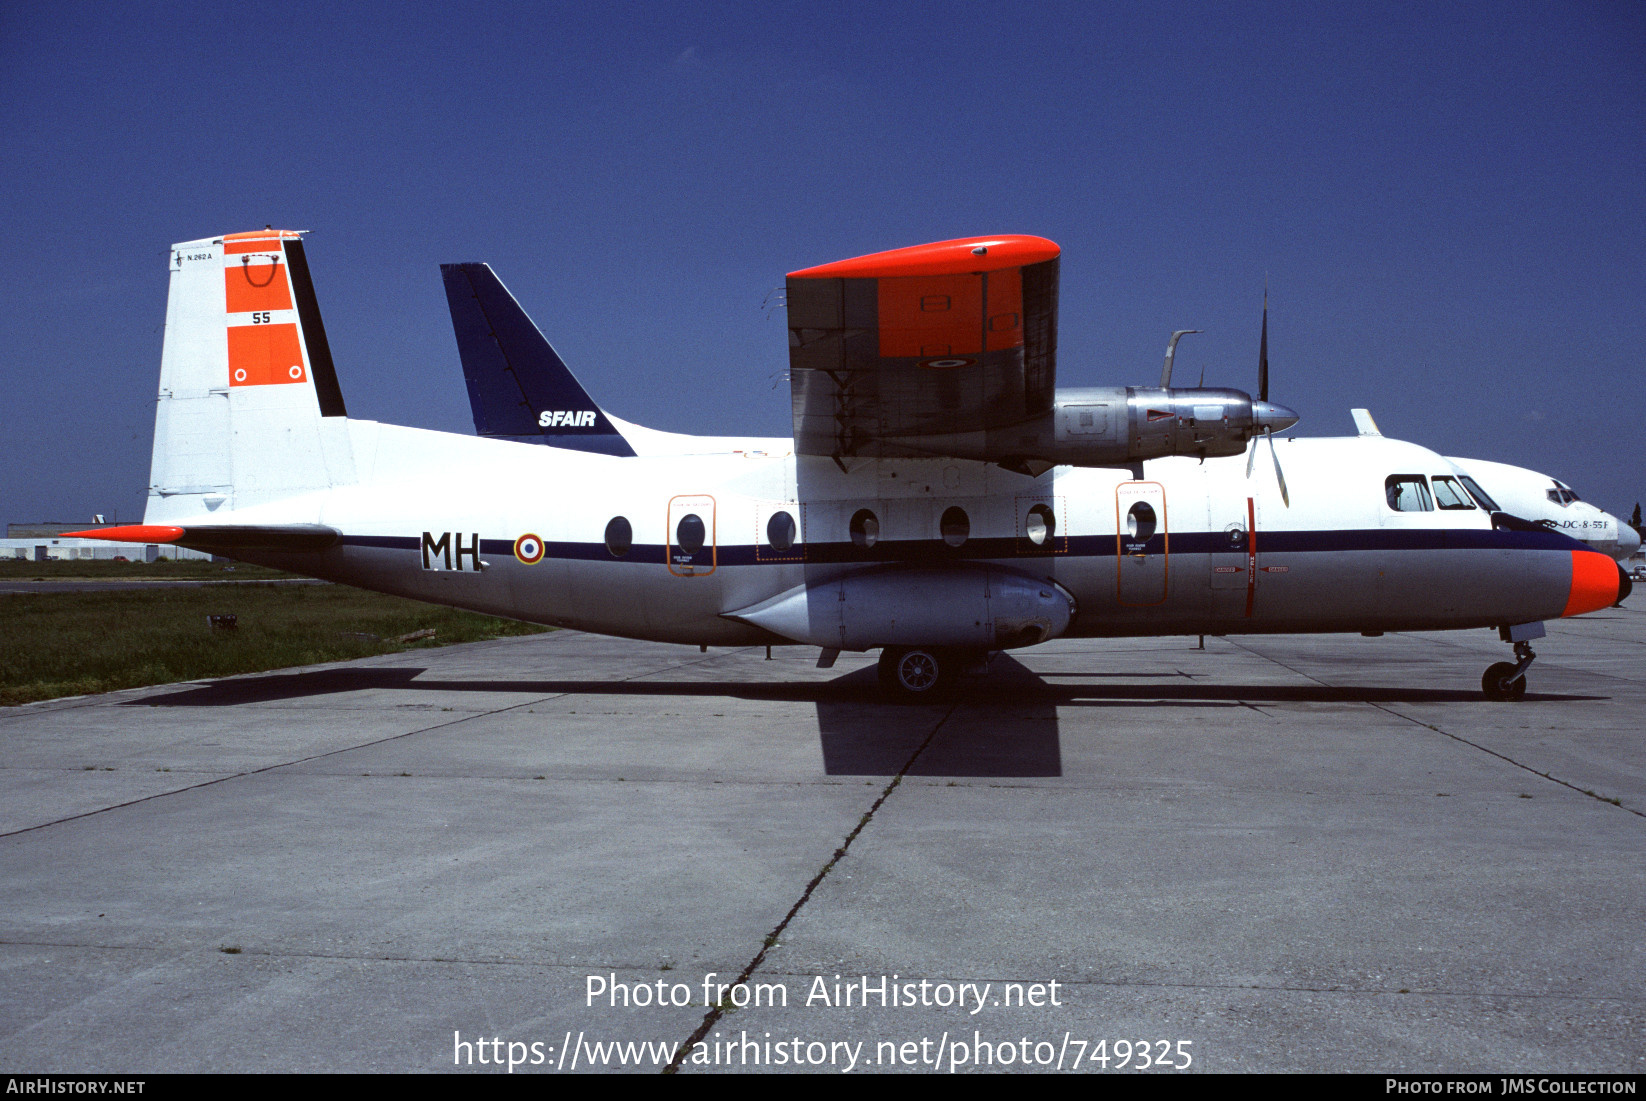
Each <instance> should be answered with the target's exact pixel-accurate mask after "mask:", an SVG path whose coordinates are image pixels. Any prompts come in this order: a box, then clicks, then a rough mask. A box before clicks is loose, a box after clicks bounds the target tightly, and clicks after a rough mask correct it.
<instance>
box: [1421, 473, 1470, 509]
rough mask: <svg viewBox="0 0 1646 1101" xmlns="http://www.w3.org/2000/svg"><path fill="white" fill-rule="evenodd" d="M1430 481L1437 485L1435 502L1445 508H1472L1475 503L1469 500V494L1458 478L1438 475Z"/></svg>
mask: <svg viewBox="0 0 1646 1101" xmlns="http://www.w3.org/2000/svg"><path fill="white" fill-rule="evenodd" d="M1430 481H1431V482H1432V483H1433V484H1434V487H1435V502H1436V503H1437V504H1439V505H1440V507H1441V508H1445V509H1465V508H1466V509H1470V510H1473V509H1474V507H1475V503H1474V502H1473V501H1471V500H1469V494H1468V493H1467V492H1465V491H1464V489H1463V487H1462V486H1460V485H1458V484H1457V481H1456V479H1453V478H1447V477H1444V476H1440V475H1437V476H1436V477H1434V478H1431V479H1430Z"/></svg>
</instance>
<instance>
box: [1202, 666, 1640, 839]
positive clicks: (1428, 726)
mask: <svg viewBox="0 0 1646 1101" xmlns="http://www.w3.org/2000/svg"><path fill="white" fill-rule="evenodd" d="M1234 645H1236V646H1239V647H1240V648H1241V649H1242V650H1245V651H1246V652H1247V653H1248V654H1251V655H1252V656H1253V657H1259V658H1262V659H1263V660H1264V661H1269V662H1273V663H1274V664H1276V665H1278V666H1280V667H1281V668H1282V669H1287V670H1290V671H1291V672H1293V673H1296V674H1297V675H1298V676H1300V677H1304V678H1306V679H1308V680H1312V681H1314V682H1315V683H1316V684H1318V685H1320V686H1321V687H1322V688H1333V687H1336V686H1335V685H1330V684H1327V683H1326V682H1325V681H1323V680H1321V679H1320V678H1319V677H1316V676H1313V675H1311V674H1309V673H1305V672H1304V671H1303V670H1301V669H1298V668H1296V667H1295V666H1291V665H1287V664H1286V663H1285V662H1283V661H1281V660H1280V659H1279V658H1275V657H1270V656H1269V655H1268V654H1260V653H1258V652H1257V651H1256V650H1253V649H1251V648H1250V647H1248V646H1241V644H1240V643H1238V642H1236V643H1235V644H1234ZM1358 702H1360V703H1364V704H1365V705H1366V706H1367V707H1375V708H1376V709H1377V710H1379V711H1381V712H1383V713H1384V714H1385V715H1393V716H1394V717H1395V718H1397V719H1400V720H1402V721H1404V722H1409V723H1411V724H1412V725H1413V726H1421V727H1422V728H1423V729H1424V730H1432V731H1434V732H1435V733H1436V734H1441V735H1444V736H1445V737H1448V738H1450V739H1452V741H1454V742H1461V743H1462V744H1463V745H1466V746H1468V747H1470V748H1471V749H1478V750H1480V752H1482V753H1485V754H1488V755H1490V756H1492V757H1496V758H1497V759H1498V760H1500V761H1503V762H1505V763H1507V764H1511V765H1514V766H1515V767H1516V768H1518V769H1523V770H1525V771H1526V772H1530V773H1531V774H1532V775H1533V776H1537V777H1539V778H1541V779H1544V780H1548V781H1550V782H1551V783H1555V784H1559V785H1560V786H1561V787H1563V788H1568V789H1570V790H1572V791H1575V792H1577V793H1578V794H1579V795H1585V796H1588V797H1589V798H1590V799H1593V800H1594V801H1595V802H1597V803H1605V804H1606V805H1607V806H1609V807H1616V808H1617V809H1618V810H1622V811H1627V812H1628V813H1630V814H1632V815H1634V816H1635V817H1636V818H1646V812H1642V811H1638V810H1636V809H1634V808H1633V807H1626V806H1624V805H1623V804H1622V803H1621V802H1620V801H1618V800H1617V799H1608V798H1606V797H1605V796H1604V795H1598V794H1596V793H1595V792H1594V791H1591V790H1590V789H1588V788H1580V787H1578V786H1577V785H1576V784H1574V783H1572V782H1571V781H1569V780H1562V779H1561V778H1560V777H1558V776H1555V775H1552V774H1550V773H1547V772H1539V771H1538V770H1537V769H1535V768H1533V767H1532V766H1531V765H1528V764H1523V763H1522V762H1520V761H1517V760H1515V759H1514V758H1513V757H1510V756H1508V755H1507V754H1504V753H1499V752H1498V751H1497V750H1495V749H1491V748H1488V747H1487V746H1483V745H1481V744H1480V743H1479V742H1472V741H1470V740H1469V739H1468V738H1465V737H1463V736H1462V735H1461V734H1453V733H1452V732H1451V731H1450V730H1442V729H1441V728H1440V727H1438V726H1435V725H1434V724H1433V723H1426V722H1424V721H1423V720H1422V719H1417V718H1413V717H1412V716H1411V715H1403V714H1401V713H1400V712H1399V711H1396V710H1395V709H1394V708H1392V707H1389V706H1386V705H1385V704H1381V703H1378V702H1377V701H1376V700H1360V701H1358Z"/></svg>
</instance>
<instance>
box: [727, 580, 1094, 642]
mask: <svg viewBox="0 0 1646 1101" xmlns="http://www.w3.org/2000/svg"><path fill="white" fill-rule="evenodd" d="M1074 610H1075V607H1074V599H1073V598H1072V597H1071V596H1069V594H1068V593H1067V592H1065V591H1064V590H1063V589H1062V588H1061V587H1060V586H1058V585H1056V584H1055V583H1053V582H1051V581H1043V580H1040V579H1037V578H1033V577H1027V576H1024V575H1023V574H1019V573H1011V572H1008V571H1006V570H1003V569H1000V568H999V567H996V566H980V567H978V568H976V569H955V568H953V567H949V568H946V569H942V570H932V569H922V568H919V567H915V568H909V569H887V570H872V571H865V572H863V573H852V574H846V575H844V576H841V577H836V578H834V579H832V580H830V581H825V582H818V583H815V584H811V585H799V586H796V587H795V588H793V589H790V590H789V591H788V592H785V593H782V594H780V595H778V596H775V597H773V598H772V599H770V600H765V601H762V602H761V603H759V604H755V605H753V606H751V607H748V608H744V609H741V610H739V611H736V612H727V613H725V614H726V615H727V616H728V617H729V618H731V619H738V620H741V621H743V622H744V623H752V624H754V625H755V626H757V627H764V628H765V629H766V630H768V631H771V632H773V633H774V634H779V635H782V636H783V637H785V638H791V639H793V640H794V641H796V642H803V643H807V644H809V645H812V646H821V647H824V648H826V649H837V650H870V649H874V648H875V647H878V646H924V647H954V648H957V649H968V650H1009V649H1011V648H1013V647H1017V646H1032V645H1034V644H1035V643H1037V642H1044V641H1046V640H1047V639H1049V638H1056V637H1057V636H1058V635H1060V634H1062V633H1063V632H1064V631H1065V630H1067V629H1068V626H1069V620H1070V619H1071V618H1072V617H1073V615H1074Z"/></svg>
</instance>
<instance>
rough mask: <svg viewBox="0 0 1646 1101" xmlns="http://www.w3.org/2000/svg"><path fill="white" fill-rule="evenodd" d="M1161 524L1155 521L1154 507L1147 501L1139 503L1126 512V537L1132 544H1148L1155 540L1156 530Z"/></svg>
mask: <svg viewBox="0 0 1646 1101" xmlns="http://www.w3.org/2000/svg"><path fill="white" fill-rule="evenodd" d="M1159 524H1160V522H1159V521H1158V520H1157V519H1155V513H1154V506H1153V505H1151V504H1149V502H1147V501H1139V502H1137V504H1135V505H1133V506H1132V507H1131V508H1129V509H1127V510H1126V535H1127V536H1128V538H1129V541H1130V542H1133V543H1147V542H1148V541H1149V540H1150V539H1153V538H1154V533H1155V528H1157V527H1158V526H1159Z"/></svg>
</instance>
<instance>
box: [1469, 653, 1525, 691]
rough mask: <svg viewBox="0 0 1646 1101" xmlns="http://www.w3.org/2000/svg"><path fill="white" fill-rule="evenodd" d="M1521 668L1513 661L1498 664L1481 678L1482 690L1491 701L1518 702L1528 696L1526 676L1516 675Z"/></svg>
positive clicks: (1492, 666) (1491, 667)
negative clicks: (1516, 671)
mask: <svg viewBox="0 0 1646 1101" xmlns="http://www.w3.org/2000/svg"><path fill="white" fill-rule="evenodd" d="M1517 668H1519V666H1517V665H1516V664H1515V663H1514V662H1512V661H1500V662H1496V663H1494V664H1493V665H1491V666H1490V667H1489V668H1487V670H1486V672H1485V675H1483V676H1482V677H1481V678H1480V690H1481V691H1482V692H1484V693H1486V698H1487V699H1489V700H1518V699H1520V698H1521V697H1522V696H1524V695H1525V694H1526V674H1524V673H1522V674H1520V675H1519V676H1516V675H1515V670H1516V669H1517Z"/></svg>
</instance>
